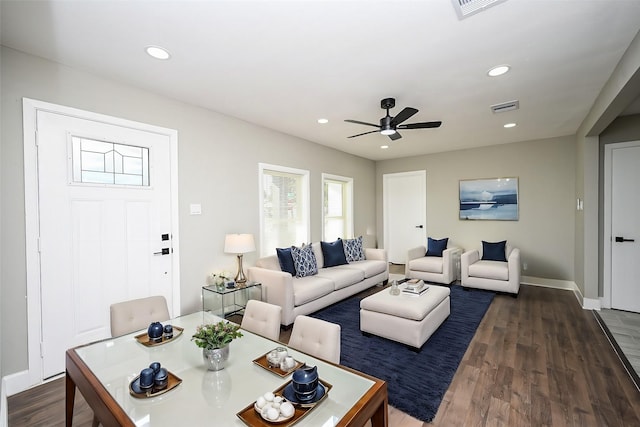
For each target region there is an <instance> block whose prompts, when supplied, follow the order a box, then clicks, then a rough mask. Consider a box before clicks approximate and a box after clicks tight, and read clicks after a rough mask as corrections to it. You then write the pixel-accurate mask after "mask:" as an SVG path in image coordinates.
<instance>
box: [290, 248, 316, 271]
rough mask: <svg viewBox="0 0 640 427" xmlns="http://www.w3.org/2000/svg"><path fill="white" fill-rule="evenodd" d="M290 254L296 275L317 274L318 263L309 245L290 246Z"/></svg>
mask: <svg viewBox="0 0 640 427" xmlns="http://www.w3.org/2000/svg"><path fill="white" fill-rule="evenodd" d="M291 256H293V264H294V266H295V268H296V277H306V276H313V275H314V274H318V263H317V262H316V256H315V254H314V253H313V248H312V247H311V245H302V247H300V248H299V247H297V246H291Z"/></svg>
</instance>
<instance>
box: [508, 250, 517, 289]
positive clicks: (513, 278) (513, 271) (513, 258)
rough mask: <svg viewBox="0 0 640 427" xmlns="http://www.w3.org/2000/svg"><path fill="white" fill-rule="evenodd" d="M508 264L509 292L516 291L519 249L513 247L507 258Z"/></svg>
mask: <svg viewBox="0 0 640 427" xmlns="http://www.w3.org/2000/svg"><path fill="white" fill-rule="evenodd" d="M507 263H508V264H509V288H510V289H511V292H514V293H518V289H520V249H518V248H514V249H513V250H512V251H511V253H510V254H509V259H507Z"/></svg>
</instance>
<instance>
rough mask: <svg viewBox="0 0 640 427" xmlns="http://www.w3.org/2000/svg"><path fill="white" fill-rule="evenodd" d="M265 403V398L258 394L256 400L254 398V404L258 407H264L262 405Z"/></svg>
mask: <svg viewBox="0 0 640 427" xmlns="http://www.w3.org/2000/svg"><path fill="white" fill-rule="evenodd" d="M266 404H267V400H266V399H265V398H264V397H263V396H260V397H259V398H258V399H257V400H256V406H257V407H258V408H260V409H262V408H264V405H266Z"/></svg>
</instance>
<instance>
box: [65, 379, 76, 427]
mask: <svg viewBox="0 0 640 427" xmlns="http://www.w3.org/2000/svg"><path fill="white" fill-rule="evenodd" d="M65 378H66V380H65V386H66V393H65V398H64V399H65V407H66V413H65V420H66V425H67V427H71V425H72V424H73V405H74V404H75V400H76V383H74V382H73V380H72V379H71V376H69V373H68V372H67V373H66V375H65Z"/></svg>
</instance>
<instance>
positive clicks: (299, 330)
mask: <svg viewBox="0 0 640 427" xmlns="http://www.w3.org/2000/svg"><path fill="white" fill-rule="evenodd" d="M289 347H291V348H295V349H296V350H300V351H304V352H305V353H308V354H310V355H312V356H315V357H319V358H321V359H325V360H328V361H329V362H333V363H338V364H339V363H340V325H338V324H335V323H331V322H327V321H325V320H320V319H316V318H313V317H309V316H302V315H301V316H298V317H296V319H295V320H294V322H293V330H292V331H291V338H289Z"/></svg>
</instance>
